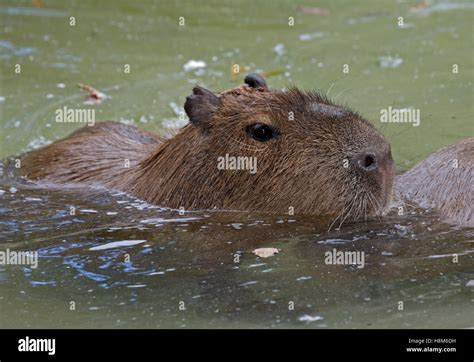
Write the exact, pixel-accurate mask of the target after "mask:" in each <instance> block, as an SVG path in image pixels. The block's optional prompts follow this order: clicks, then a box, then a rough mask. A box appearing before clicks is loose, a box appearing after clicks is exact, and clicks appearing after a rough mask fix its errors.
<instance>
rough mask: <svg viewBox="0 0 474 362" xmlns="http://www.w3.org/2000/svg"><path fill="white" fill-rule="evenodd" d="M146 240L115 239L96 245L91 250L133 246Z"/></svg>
mask: <svg viewBox="0 0 474 362" xmlns="http://www.w3.org/2000/svg"><path fill="white" fill-rule="evenodd" d="M145 242H146V240H122V241H114V242H111V243H107V244H103V245H99V246H94V247H92V248H90V249H89V250H106V249H113V248H120V247H123V246H133V245H137V244H142V243H145Z"/></svg>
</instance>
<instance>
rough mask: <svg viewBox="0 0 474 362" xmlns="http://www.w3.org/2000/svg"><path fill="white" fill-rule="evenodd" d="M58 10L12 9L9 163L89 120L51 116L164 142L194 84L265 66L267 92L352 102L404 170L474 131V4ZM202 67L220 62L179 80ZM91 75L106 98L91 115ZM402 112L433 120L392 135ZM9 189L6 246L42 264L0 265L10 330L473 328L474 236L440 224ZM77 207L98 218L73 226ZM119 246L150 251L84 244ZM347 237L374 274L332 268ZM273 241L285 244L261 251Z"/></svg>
mask: <svg viewBox="0 0 474 362" xmlns="http://www.w3.org/2000/svg"><path fill="white" fill-rule="evenodd" d="M44 3H45V7H43V8H38V7H34V6H33V5H32V4H33V3H32V2H31V1H5V0H2V1H1V5H0V20H1V22H0V31H1V33H0V97H1V98H0V116H1V117H0V158H5V157H8V156H12V155H18V154H20V153H22V152H24V151H26V150H28V149H31V148H33V147H37V146H39V145H41V144H43V143H45V142H48V141H53V140H55V139H59V138H61V137H64V136H66V135H67V134H69V133H70V132H71V131H72V130H73V129H75V128H78V127H80V126H81V125H78V124H61V123H56V122H55V121H54V117H55V110H56V109H58V108H61V107H63V106H67V107H70V108H77V107H79V108H88V107H93V108H94V109H95V110H96V118H97V120H122V121H123V122H127V123H130V124H135V125H137V126H139V127H141V128H144V129H147V130H149V131H153V132H162V131H166V130H167V129H168V128H170V127H173V126H176V125H180V124H183V122H182V121H180V120H179V118H178V115H177V114H179V112H180V110H181V107H182V105H183V103H184V99H185V97H186V96H187V95H189V94H190V91H191V88H192V87H193V85H195V84H200V85H204V86H206V87H207V88H209V89H211V90H214V91H220V90H225V89H228V88H231V87H234V86H237V85H239V84H241V83H242V81H243V78H244V75H245V73H247V72H250V71H260V72H262V71H263V72H265V73H267V74H268V76H267V82H268V83H269V86H270V87H271V88H282V87H287V86H289V85H292V84H294V85H297V86H299V87H301V88H316V89H320V90H321V92H323V93H327V94H328V96H329V97H330V98H333V99H335V100H336V102H338V103H342V104H346V105H348V106H350V107H351V108H353V109H355V110H357V111H358V112H360V113H361V114H362V115H364V116H366V117H367V118H368V119H369V120H371V121H373V122H374V124H375V125H376V126H377V127H379V128H381V129H382V132H383V133H384V134H385V135H386V136H387V138H388V139H389V140H390V142H391V143H392V151H393V155H394V158H395V160H396V162H397V164H398V167H399V169H400V170H402V169H406V168H407V167H409V166H411V165H413V164H414V163H415V162H416V161H418V160H421V159H423V158H424V157H425V156H426V155H428V154H430V153H431V152H433V151H434V150H437V149H439V148H440V147H441V146H443V145H446V144H450V143H454V142H456V141H459V140H461V139H464V138H466V137H468V136H472V135H473V134H474V129H473V121H472V120H473V115H474V109H473V90H472V89H473V79H474V77H473V76H474V74H473V71H472V69H473V65H474V64H473V63H474V56H473V55H474V54H473V50H472V49H473V25H472V24H473V23H474V22H473V14H474V11H473V10H474V5H473V3H472V2H467V1H463V0H460V1H459V2H455V1H451V2H449V1H433V2H431V6H430V7H428V8H426V9H424V10H418V11H413V10H411V8H412V7H413V6H415V5H417V4H418V2H417V1H375V0H374V1H372V0H370V1H360V2H354V1H318V2H317V5H310V4H309V3H308V2H302V1H262V2H256V1H238V2H227V3H225V2H222V1H199V2H192V1H174V2H171V1H160V2H152V1H140V2H138V1H136V2H132V1H102V2H96V1H77V2H73V1H49V0H48V1H44ZM301 6H307V7H309V6H317V7H319V8H323V9H325V10H326V12H329V13H328V14H327V15H320V14H314V13H311V12H308V11H306V12H305V11H303V10H302V8H301ZM71 16H73V17H74V19H75V26H71V25H70V17H71ZM180 17H184V21H185V25H184V26H179V18H180ZM289 17H294V26H289V25H288V21H289ZM399 17H403V21H404V26H402V27H400V26H398V24H397V23H398V21H399V19H398V18H399ZM308 38H309V39H308ZM279 44H283V46H281V45H280V46H279ZM275 47H276V48H275ZM275 49H277V51H276V50H275ZM281 49H283V51H278V50H281ZM278 53H280V54H278ZM191 59H194V60H202V61H204V62H206V63H207V67H206V68H205V69H204V70H202V71H185V70H184V68H183V66H184V65H185V64H186V63H187V62H188V61H189V60H191ZM384 59H388V63H389V64H388V65H387V64H385V63H384ZM17 64H19V65H21V72H20V73H15V66H16V65H17ZM233 64H239V65H240V67H241V69H242V74H237V75H233V74H232V73H231V69H232V65H233ZM344 64H347V65H348V66H349V73H344V72H343V67H344ZM454 64H456V65H458V72H457V73H453V65H454ZM126 65H129V66H130V72H129V73H127V72H125V71H124V70H125V67H126ZM77 83H86V84H90V85H92V86H94V87H96V88H97V89H99V90H100V91H102V92H104V93H106V94H107V95H108V96H109V97H108V98H107V99H105V100H104V101H103V102H102V103H101V104H97V105H92V106H91V105H84V100H85V93H84V92H83V91H81V90H79V89H78V88H77ZM175 105H176V106H175ZM388 106H392V107H394V108H409V107H413V108H414V109H419V110H420V112H421V124H420V126H419V127H414V126H413V125H411V124H402V125H401V124H388V125H387V124H383V125H382V124H381V123H380V122H379V113H380V110H381V109H384V108H387V107H388ZM12 187H14V189H12ZM0 190H2V191H4V192H3V193H2V194H1V195H0V227H1V230H2V231H1V234H0V235H1V238H0V242H1V243H2V244H3V245H4V246H5V247H8V248H12V249H14V250H29V251H38V252H39V253H40V261H39V267H38V269H34V270H32V269H30V268H24V267H21V266H5V267H2V268H0V327H151V328H155V327H178V328H179V327H183V326H186V327H316V328H325V327H329V328H340V327H362V328H364V327H369V328H371V327H381V328H398V327H414V328H418V327H440V328H443V327H474V312H473V310H474V309H473V307H474V294H473V288H470V287H468V286H466V284H467V283H468V282H469V281H470V280H472V279H474V260H473V257H472V255H473V254H472V252H473V251H474V247H473V244H472V242H473V241H472V240H473V232H472V229H459V228H452V227H449V226H447V225H443V224H440V223H439V222H438V221H437V219H436V217H433V216H426V217H424V218H423V217H421V218H419V217H413V218H399V217H396V216H394V215H392V216H389V217H388V218H387V219H386V220H384V221H373V222H368V223H363V224H353V225H350V224H348V225H345V226H344V228H343V230H341V231H332V232H330V233H328V232H327V225H322V224H318V223H317V222H316V221H315V220H312V219H311V218H308V217H302V216H298V215H296V216H294V217H288V215H278V216H275V215H247V214H241V213H230V214H227V213H217V212H216V213H211V214H209V213H195V214H194V213H193V214H190V215H185V216H181V215H178V214H177V213H176V212H172V211H166V210H161V209H155V208H149V207H148V206H144V205H143V204H141V203H140V202H137V201H134V200H132V199H129V198H127V197H126V196H120V195H119V196H112V195H111V194H108V193H100V194H99V195H97V194H95V193H92V192H90V191H87V190H80V191H74V192H64V191H60V190H44V189H38V188H35V187H34V186H32V185H30V184H27V183H26V184H25V183H23V182H18V180H11V179H9V178H8V177H6V176H3V177H2V178H1V180H0ZM122 198H123V200H122ZM119 201H120V202H119ZM71 205H74V206H76V207H77V208H78V209H82V210H86V211H84V212H78V214H77V215H76V216H75V217H70V216H69V215H68V210H69V207H70V206H71ZM87 210H94V211H95V213H92V212H87ZM111 212H113V213H117V214H113V215H108V214H107V213H111ZM156 218H161V219H162V220H161V221H156V220H155V222H152V223H147V222H143V221H144V220H145V221H146V220H149V219H156ZM189 218H192V219H189ZM119 240H146V242H144V243H142V244H138V245H135V246H130V247H122V248H114V249H107V250H102V251H93V250H90V248H91V247H93V246H95V245H101V244H104V243H108V242H114V241H119ZM334 240H336V241H334ZM334 243H337V244H334ZM334 245H336V247H337V248H340V249H341V250H343V249H344V248H347V249H348V250H359V251H364V252H365V253H366V255H367V265H366V267H365V268H363V269H360V270H359V269H357V268H355V267H351V266H334V265H332V266H329V265H325V264H324V256H323V255H324V252H325V251H328V250H332V248H333V247H334ZM263 246H270V247H276V248H280V249H282V252H281V253H280V254H278V255H276V256H274V257H272V258H268V259H260V258H258V257H256V256H255V255H253V254H252V250H253V249H255V248H258V247H263ZM2 249H4V248H2ZM125 254H128V255H130V257H131V260H130V261H125V259H124V258H125V256H126V255H125ZM236 254H237V255H239V256H240V257H239V262H238V263H236V262H235V260H234V258H235V255H236ZM452 254H459V255H460V256H459V258H460V259H459V262H458V263H453V262H452V260H451V259H452V257H451V256H452ZM400 301H403V302H404V308H403V309H402V310H399V309H398V307H399V304H398V303H399V302H400ZM71 302H74V303H75V309H74V310H71V308H70V305H71ZM180 302H184V305H185V309H184V310H181V309H180V308H179V306H180ZM291 302H293V303H294V309H291V308H289V305H290V303H291Z"/></svg>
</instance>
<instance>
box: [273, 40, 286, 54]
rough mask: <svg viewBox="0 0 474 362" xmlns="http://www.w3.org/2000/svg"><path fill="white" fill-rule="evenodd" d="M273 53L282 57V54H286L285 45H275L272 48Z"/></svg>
mask: <svg viewBox="0 0 474 362" xmlns="http://www.w3.org/2000/svg"><path fill="white" fill-rule="evenodd" d="M273 51H274V52H275V53H276V55H278V56H282V55H283V54H285V53H286V49H285V44H281V43H280V44H277V45H275V47H274V48H273Z"/></svg>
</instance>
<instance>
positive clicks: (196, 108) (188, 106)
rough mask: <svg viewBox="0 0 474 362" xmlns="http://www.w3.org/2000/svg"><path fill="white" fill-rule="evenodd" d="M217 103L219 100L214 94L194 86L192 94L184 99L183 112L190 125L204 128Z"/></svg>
mask: <svg viewBox="0 0 474 362" xmlns="http://www.w3.org/2000/svg"><path fill="white" fill-rule="evenodd" d="M218 103H219V98H218V97H217V96H216V95H215V94H214V93H212V92H211V91H208V90H207V89H205V88H202V87H199V86H196V87H194V88H193V94H191V95H190V96H188V97H186V102H185V103H184V110H185V111H186V114H187V115H188V117H189V121H190V122H191V123H192V124H194V125H195V126H205V124H206V122H208V121H209V119H210V118H211V117H212V115H213V113H214V112H215V110H216V108H217V105H218Z"/></svg>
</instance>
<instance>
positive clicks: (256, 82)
mask: <svg viewBox="0 0 474 362" xmlns="http://www.w3.org/2000/svg"><path fill="white" fill-rule="evenodd" d="M244 82H245V84H247V85H248V86H249V87H251V88H256V89H259V90H262V91H267V90H268V87H267V82H265V79H263V77H262V76H261V75H260V74H257V73H250V74H248V75H247V76H246V77H245V79H244Z"/></svg>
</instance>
